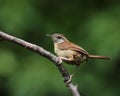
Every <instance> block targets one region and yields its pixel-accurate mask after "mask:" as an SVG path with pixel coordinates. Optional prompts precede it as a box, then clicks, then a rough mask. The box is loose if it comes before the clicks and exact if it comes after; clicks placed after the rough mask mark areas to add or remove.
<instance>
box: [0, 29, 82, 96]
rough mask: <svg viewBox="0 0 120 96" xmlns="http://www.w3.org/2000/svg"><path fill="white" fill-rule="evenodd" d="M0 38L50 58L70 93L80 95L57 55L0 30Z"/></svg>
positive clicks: (75, 95)
mask: <svg viewBox="0 0 120 96" xmlns="http://www.w3.org/2000/svg"><path fill="white" fill-rule="evenodd" d="M0 39H1V40H7V41H10V42H12V43H15V44H18V45H20V46H22V47H24V48H27V49H29V50H31V51H33V52H35V53H37V54H39V55H41V56H43V57H46V58H48V59H49V60H51V61H52V62H54V64H55V65H56V66H57V68H58V70H59V71H60V73H61V75H62V77H63V79H64V83H65V85H66V86H67V87H68V89H69V90H70V91H71V93H72V94H73V96H80V94H79V92H78V90H77V86H76V85H73V84H72V82H71V78H70V75H69V73H68V71H67V70H66V68H65V67H64V66H63V64H62V63H60V60H59V58H58V57H56V56H55V55H53V54H52V53H50V52H48V51H46V50H45V49H43V48H42V47H39V46H37V45H35V44H32V43H29V42H26V41H24V40H22V39H19V38H16V37H14V36H11V35H8V34H6V33H4V32H2V31H0Z"/></svg>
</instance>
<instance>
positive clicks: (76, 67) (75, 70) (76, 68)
mask: <svg viewBox="0 0 120 96" xmlns="http://www.w3.org/2000/svg"><path fill="white" fill-rule="evenodd" d="M78 67H79V66H78V65H77V66H75V69H74V71H73V72H72V74H71V77H73V76H74V74H75V73H76V72H77V70H78Z"/></svg>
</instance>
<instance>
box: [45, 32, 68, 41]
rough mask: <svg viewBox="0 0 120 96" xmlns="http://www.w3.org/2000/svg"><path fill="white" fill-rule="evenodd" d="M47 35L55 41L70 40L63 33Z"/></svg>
mask: <svg viewBox="0 0 120 96" xmlns="http://www.w3.org/2000/svg"><path fill="white" fill-rule="evenodd" d="M47 36H50V37H51V38H52V40H53V42H54V43H62V42H66V41H68V40H67V38H65V36H64V35H63V34H59V33H55V34H51V35H50V34H47Z"/></svg>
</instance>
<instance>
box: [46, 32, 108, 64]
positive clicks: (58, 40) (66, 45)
mask: <svg viewBox="0 0 120 96" xmlns="http://www.w3.org/2000/svg"><path fill="white" fill-rule="evenodd" d="M47 36H50V37H51V38H52V40H53V42H54V51H55V53H56V54H57V55H58V57H59V58H61V59H62V60H63V61H64V62H66V63H68V64H72V65H80V63H82V62H83V61H86V60H87V59H88V58H95V59H103V60H109V59H110V58H109V57H107V56H98V55H91V54H89V53H88V52H87V51H86V50H85V49H83V48H82V47H80V46H78V45H75V44H73V43H72V42H70V41H69V40H68V39H67V38H66V37H65V36H64V35H63V34H59V33H56V34H52V35H50V34H47Z"/></svg>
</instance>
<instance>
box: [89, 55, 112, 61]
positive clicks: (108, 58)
mask: <svg viewBox="0 0 120 96" xmlns="http://www.w3.org/2000/svg"><path fill="white" fill-rule="evenodd" d="M88 58H95V59H104V60H110V59H111V58H110V57H107V56H98V55H89V56H88Z"/></svg>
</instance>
